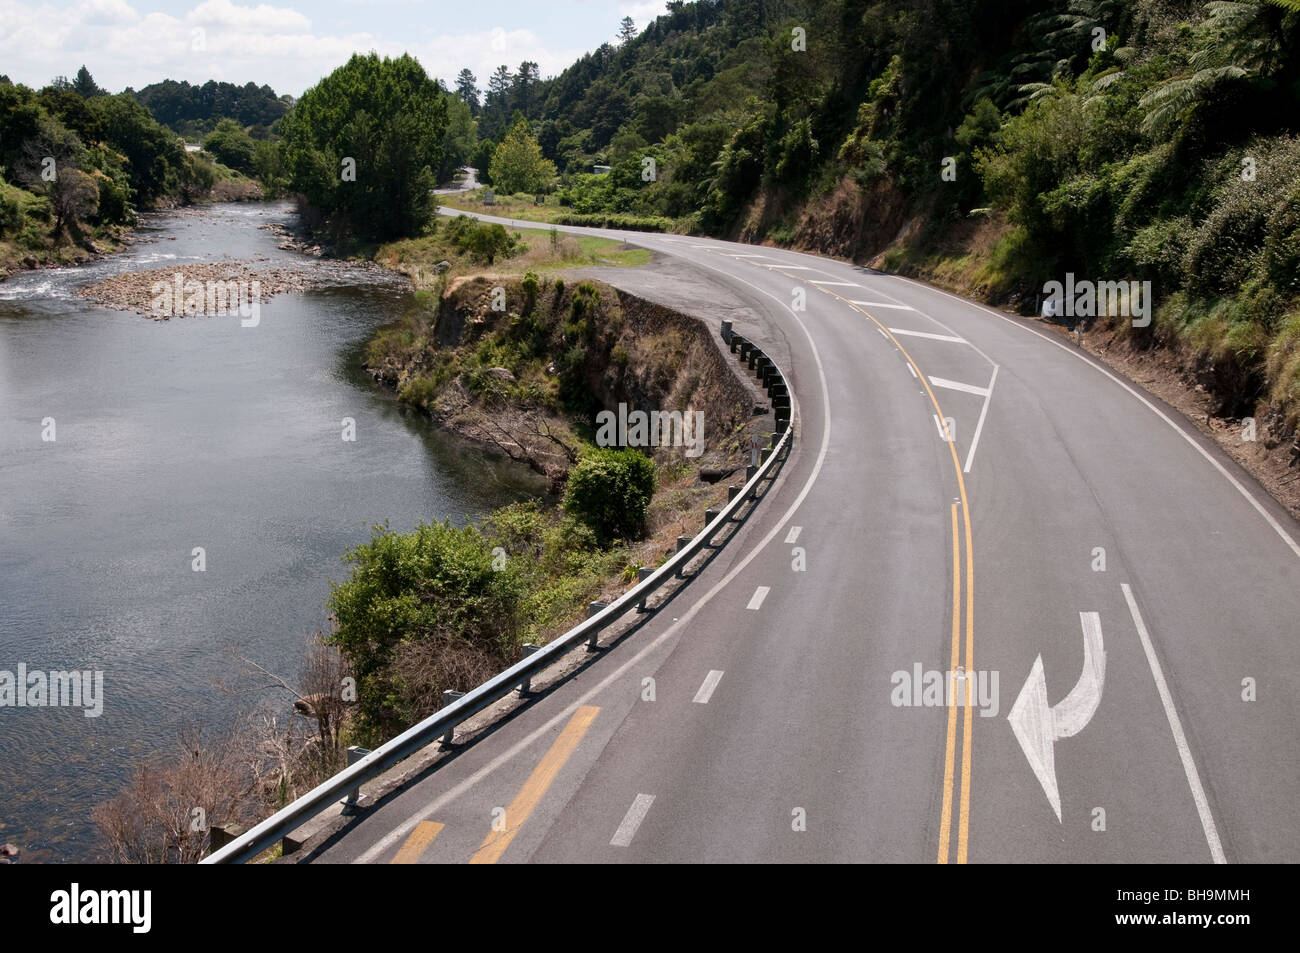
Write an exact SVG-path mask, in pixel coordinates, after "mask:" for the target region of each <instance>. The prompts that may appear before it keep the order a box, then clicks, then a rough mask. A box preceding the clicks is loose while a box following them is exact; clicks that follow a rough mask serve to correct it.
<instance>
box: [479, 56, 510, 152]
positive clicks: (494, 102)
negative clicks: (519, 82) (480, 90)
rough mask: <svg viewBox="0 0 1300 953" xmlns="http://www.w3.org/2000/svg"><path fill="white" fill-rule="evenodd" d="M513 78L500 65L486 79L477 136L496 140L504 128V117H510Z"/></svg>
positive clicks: (505, 68)
mask: <svg viewBox="0 0 1300 953" xmlns="http://www.w3.org/2000/svg"><path fill="white" fill-rule="evenodd" d="M513 80H514V77H513V76H511V74H510V68H509V67H508V66H506V65H505V64H504V63H502V64H501V65H500V66H498V67H497V68H496V69H495V70H493V71H492V75H491V76H489V77H488V88H487V95H486V96H484V97H483V118H482V120H481V123H480V127H479V135H481V136H483V137H484V138H487V139H496V138H497V137H498V136H500V135H501V132H502V131H503V130H504V129H505V128H506V124H507V123H506V117H507V116H509V115H510V89H511V84H512V83H513Z"/></svg>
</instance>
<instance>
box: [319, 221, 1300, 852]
mask: <svg viewBox="0 0 1300 953" xmlns="http://www.w3.org/2000/svg"><path fill="white" fill-rule="evenodd" d="M498 221H506V220H498ZM511 224H518V225H521V226H526V227H537V225H536V223H527V222H518V223H511ZM572 230H573V231H590V232H596V233H598V234H607V235H612V236H616V237H620V238H624V239H626V240H627V241H630V242H632V243H635V244H639V245H643V246H645V247H648V248H651V249H653V250H654V251H656V252H658V253H659V256H658V257H657V258H656V262H655V264H653V265H651V266H649V267H647V268H641V269H619V270H617V273H612V274H608V275H602V277H603V278H605V280H608V281H611V283H614V284H616V285H619V286H620V287H626V288H627V289H628V290H630V291H634V292H636V293H639V294H642V295H643V296H646V297H650V298H654V299H656V300H659V301H661V302H663V303H666V304H669V305H672V306H674V307H677V308H679V309H680V310H684V311H687V312H689V313H692V314H695V315H697V316H699V317H701V318H704V319H706V320H708V321H709V325H710V328H711V330H713V331H714V332H715V333H716V330H717V327H718V320H719V318H724V317H725V318H729V319H731V320H732V321H733V322H734V324H735V328H736V330H737V332H739V333H741V334H744V335H746V336H747V337H749V338H751V339H753V340H755V341H757V342H759V343H760V344H761V345H762V346H763V347H764V349H765V350H766V351H767V353H769V354H771V355H773V357H774V358H775V359H776V360H777V361H778V362H779V363H780V364H781V365H782V367H783V368H784V369H785V370H786V373H787V377H788V378H789V380H790V383H791V386H792V390H793V392H794V394H795V396H796V399H797V413H796V422H795V425H796V436H797V440H796V442H795V444H794V450H793V452H792V454H791V456H790V458H789V459H788V460H787V461H786V463H785V465H784V467H783V469H782V471H781V474H780V476H779V478H778V479H777V481H776V483H775V485H774V486H773V487H772V489H771V490H770V491H769V492H768V493H767V495H766V497H765V498H764V499H763V501H762V502H761V504H760V505H759V506H758V507H757V509H756V510H755V511H754V513H753V514H752V516H751V517H750V518H749V519H748V520H747V521H746V522H745V523H744V524H743V526H742V527H741V528H740V529H739V530H738V531H737V532H736V534H735V536H734V537H733V538H732V539H731V540H730V541H729V542H728V544H727V545H726V546H725V547H724V548H723V549H722V550H721V551H720V552H719V553H718V554H717V555H716V556H715V557H714V558H713V559H712V560H711V561H710V562H709V563H708V564H707V565H706V566H705V567H704V568H703V569H702V570H700V571H699V573H698V575H697V576H696V578H694V579H693V580H692V581H691V582H690V584H689V586H687V587H686V588H685V589H684V590H683V591H681V593H680V594H679V595H677V596H676V597H675V598H674V599H673V600H672V601H670V602H669V603H668V604H667V605H666V606H664V607H663V608H661V609H659V610H658V611H657V612H656V613H655V614H654V615H653V616H652V617H650V618H649V619H648V621H646V622H645V624H644V625H642V626H641V627H640V628H639V629H638V631H636V632H635V633H634V634H632V635H631V636H629V637H628V638H626V639H623V640H621V641H619V642H618V643H617V644H615V645H614V646H613V647H611V648H608V649H606V650H605V651H604V653H603V655H602V657H601V658H600V659H599V660H597V661H596V662H595V663H594V664H592V665H590V666H587V667H585V668H583V669H582V670H581V671H580V672H579V673H578V674H577V675H575V676H573V677H571V678H569V679H567V680H565V681H563V682H561V683H560V684H559V685H557V686H556V687H554V688H552V689H550V690H549V691H548V692H546V693H545V694H544V695H542V696H541V697H540V698H539V699H537V700H536V701H535V702H533V703H532V704H531V705H530V706H529V707H528V708H526V709H525V710H523V711H521V712H519V713H518V714H517V715H515V716H514V717H511V718H509V719H507V720H506V721H505V722H503V723H502V724H500V725H499V726H498V727H497V728H496V729H495V730H494V731H492V732H491V733H489V734H487V735H486V736H484V737H483V738H481V739H479V740H478V741H476V742H475V743H473V744H470V745H467V746H466V747H465V748H464V749H463V750H461V751H460V752H459V753H458V755H457V756H456V757H455V758H453V759H450V760H448V761H447V762H446V763H445V764H443V765H442V766H441V767H440V768H439V769H438V770H436V771H433V772H431V773H429V774H428V775H427V776H425V777H423V778H421V779H419V780H418V781H416V782H413V783H411V784H410V785H408V786H407V787H406V788H405V789H403V790H402V791H400V792H398V793H396V794H394V795H392V796H390V797H388V798H386V799H385V800H384V801H382V802H381V803H380V804H379V805H377V806H376V807H375V808H373V809H371V810H369V811H367V812H366V813H364V814H363V816H361V817H360V818H358V820H357V821H355V822H354V823H353V825H352V826H351V828H349V830H348V831H347V832H346V833H345V834H344V835H343V836H342V837H339V838H337V839H335V841H334V842H333V843H332V844H331V845H330V846H329V847H328V848H327V849H325V850H323V851H321V852H319V853H318V855H317V856H316V857H315V859H317V860H319V861H323V862H357V861H361V862H390V861H393V860H397V861H399V862H416V861H418V862H427V863H441V862H463V861H471V860H472V861H476V862H496V861H503V862H507V861H534V862H564V861H588V862H601V863H605V862H618V861H634V862H635V861H640V862H648V861H686V862H696V861H740V862H768V861H905V862H918V861H924V862H934V861H939V862H964V861H971V862H1001V861H1014V862H1026V861H1027V862H1034V861H1048V862H1146V861H1149V862H1211V861H1216V862H1225V861H1226V862H1268V861H1297V860H1300V800H1298V799H1297V798H1296V797H1295V792H1296V791H1297V790H1300V758H1298V757H1297V754H1296V751H1297V748H1296V745H1295V744H1294V742H1293V740H1292V739H1293V738H1294V736H1295V733H1296V732H1297V730H1300V697H1298V693H1297V690H1296V688H1297V686H1300V544H1298V543H1297V540H1300V526H1298V525H1297V523H1296V521H1295V520H1293V519H1292V518H1291V517H1290V516H1289V515H1288V514H1287V513H1286V511H1285V510H1284V509H1283V508H1282V507H1281V506H1279V505H1277V504H1276V503H1275V502H1274V501H1273V500H1272V499H1270V498H1269V497H1268V496H1267V494H1266V493H1265V492H1264V491H1263V490H1262V489H1261V488H1260V487H1259V486H1258V485H1257V484H1256V483H1255V482H1254V481H1253V480H1252V479H1251V478H1250V477H1249V476H1247V475H1246V474H1245V473H1244V472H1243V471H1242V470H1241V469H1240V468H1239V467H1237V466H1236V465H1235V464H1234V463H1233V462H1231V460H1229V459H1228V458H1227V457H1226V456H1225V455H1224V454H1223V453H1222V452H1221V451H1219V450H1218V449H1217V448H1215V447H1214V446H1213V445H1212V444H1210V443H1209V442H1208V441H1206V440H1205V439H1204V438H1203V437H1202V436H1201V435H1200V434H1199V433H1197V432H1196V431H1195V430H1194V429H1193V428H1192V427H1190V426H1189V425H1187V424H1186V423H1185V422H1184V421H1183V420H1182V419H1181V418H1180V417H1178V416H1177V415H1176V414H1175V413H1174V412H1173V411H1171V410H1169V409H1168V408H1166V407H1164V406H1163V405H1161V404H1160V403H1159V402H1158V401H1156V400H1155V399H1153V398H1151V397H1149V396H1148V395H1146V394H1144V393H1143V392H1142V391H1140V390H1139V389H1138V388H1136V387H1135V386H1133V385H1131V384H1129V383H1127V382H1125V381H1123V380H1121V379H1119V378H1118V377H1116V376H1114V375H1113V374H1111V373H1110V372H1109V371H1107V370H1106V369H1104V368H1102V367H1100V366H1099V365H1097V364H1096V363H1095V362H1093V361H1092V360H1091V359H1090V358H1088V357H1087V356H1086V355H1085V354H1083V353H1081V352H1080V351H1079V350H1077V349H1076V348H1074V347H1073V346H1072V345H1071V344H1070V343H1069V342H1068V341H1067V340H1065V339H1062V338H1061V337H1060V336H1058V335H1054V334H1052V333H1051V332H1047V331H1044V330H1041V329H1039V328H1037V327H1032V326H1030V325H1029V324H1027V323H1025V322H1021V321H1019V320H1017V319H1014V318H1011V317H1008V316H1006V315H1004V314H1001V313H999V312H996V311H992V310H990V309H987V308H984V307H982V306H979V305H975V304H971V303H969V302H966V301H964V300H962V299H959V298H956V297H954V296H951V295H948V294H945V293H943V292H939V291H936V290H934V289H931V288H928V287H926V286H923V285H920V284H917V283H914V282H909V281H906V280H903V279H899V278H895V277H890V276H884V275H879V274H876V273H873V272H870V271H867V270H864V269H862V268H859V267H855V266H852V265H847V264H844V263H840V262H836V261H833V260H829V259H824V258H820V257H817V256H811V255H804V254H799V253H794V252H787V251H781V250H774V249H768V248H761V247H753V246H745V245H736V244H731V243H727V242H721V241H714V240H709V239H695V238H683V237H679V236H658V235H646V234H643V233H620V232H600V231H597V230H589V229H572ZM611 271H613V270H611ZM952 673H957V676H956V677H953V676H952ZM918 674H919V675H920V677H919V678H917V677H916V676H917V675H918ZM965 686H969V687H970V690H971V694H972V698H971V704H969V705H967V704H962V702H963V701H964V694H963V688H964V687H965ZM651 699H653V700H651ZM1058 811H1059V815H1058Z"/></svg>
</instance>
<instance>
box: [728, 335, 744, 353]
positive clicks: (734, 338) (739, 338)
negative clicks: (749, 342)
mask: <svg viewBox="0 0 1300 953" xmlns="http://www.w3.org/2000/svg"><path fill="white" fill-rule="evenodd" d="M744 343H745V338H744V335H741V334H735V333H734V332H733V333H732V335H731V343H730V345H729V346H730V348H731V353H732V354H735V353H736V348H738V347H740V346H741V345H742V344H744Z"/></svg>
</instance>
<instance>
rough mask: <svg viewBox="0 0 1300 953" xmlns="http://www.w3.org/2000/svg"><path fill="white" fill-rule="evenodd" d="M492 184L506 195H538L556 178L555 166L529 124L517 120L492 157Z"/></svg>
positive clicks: (521, 119) (522, 120)
mask: <svg viewBox="0 0 1300 953" xmlns="http://www.w3.org/2000/svg"><path fill="white" fill-rule="evenodd" d="M491 172H492V182H493V183H494V184H495V185H496V187H497V188H498V189H500V190H501V191H502V192H506V193H511V194H513V193H515V192H538V191H540V190H542V189H544V188H546V187H548V186H549V185H550V184H551V181H552V180H553V179H554V178H555V163H554V162H552V161H551V160H549V159H547V158H545V157H544V156H543V155H542V147H541V146H539V145H538V144H537V140H536V139H534V138H533V134H532V132H531V131H530V130H529V128H528V121H527V120H525V119H523V118H522V117H521V118H519V119H517V120H516V121H515V124H514V125H513V126H511V127H510V131H509V132H508V133H507V134H506V138H505V140H504V141H503V142H502V143H501V145H499V146H497V149H496V152H494V153H493V154H492V167H491Z"/></svg>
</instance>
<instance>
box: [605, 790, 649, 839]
mask: <svg viewBox="0 0 1300 953" xmlns="http://www.w3.org/2000/svg"><path fill="white" fill-rule="evenodd" d="M654 802H655V796H654V795H653V794H638V795H637V796H636V799H635V800H633V801H632V806H631V807H629V808H628V809H627V813H626V814H624V815H623V823H622V824H619V825H618V830H616V831H615V832H614V836H613V837H612V838H611V839H610V842H609V846H611V847H626V846H627V845H628V844H630V843H632V838H633V837H635V836H636V829H637V828H638V827H640V826H641V822H642V821H644V820H645V816H646V814H648V813H649V812H650V805H651V804H653V803H654Z"/></svg>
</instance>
